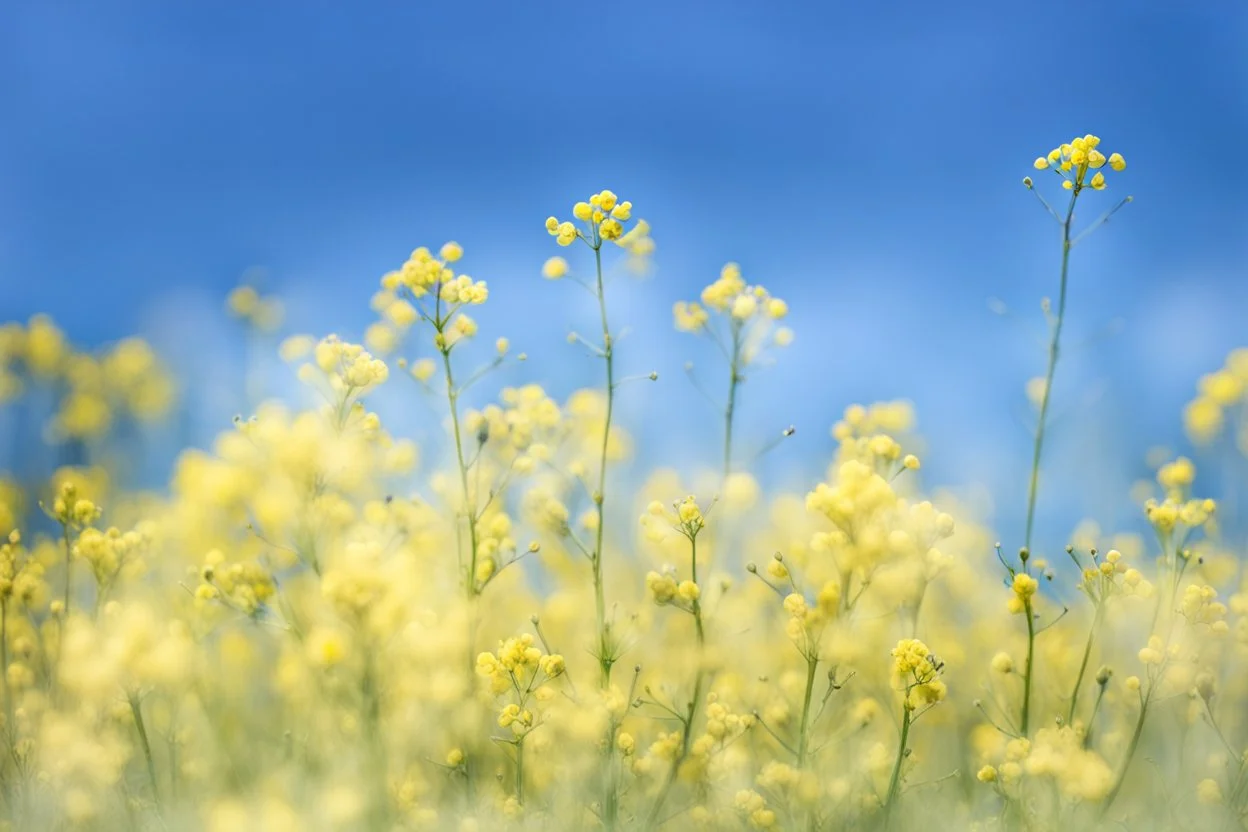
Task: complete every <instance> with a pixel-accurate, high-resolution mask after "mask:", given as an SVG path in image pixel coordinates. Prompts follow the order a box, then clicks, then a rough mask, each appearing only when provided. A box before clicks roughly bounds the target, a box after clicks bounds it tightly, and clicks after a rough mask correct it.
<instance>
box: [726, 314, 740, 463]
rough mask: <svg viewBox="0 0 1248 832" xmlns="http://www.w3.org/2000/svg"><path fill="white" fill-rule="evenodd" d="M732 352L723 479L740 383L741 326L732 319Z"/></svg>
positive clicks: (730, 446) (730, 454)
mask: <svg viewBox="0 0 1248 832" xmlns="http://www.w3.org/2000/svg"><path fill="white" fill-rule="evenodd" d="M731 326H732V353H731V355H730V357H729V361H728V364H729V368H728V370H729V376H728V404H727V405H726V406H725V407H724V479H727V478H728V475H729V474H731V473H732V426H733V420H734V418H735V416H736V410H737V385H738V384H740V383H741V327H740V325H739V324H738V323H737V322H736V319H733V321H732V324H731Z"/></svg>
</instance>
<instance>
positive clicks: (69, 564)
mask: <svg viewBox="0 0 1248 832" xmlns="http://www.w3.org/2000/svg"><path fill="white" fill-rule="evenodd" d="M61 540H62V541H64V543H65V599H64V604H65V613H64V614H65V617H66V618H68V617H69V588H70V584H71V581H72V578H73V575H74V551H73V547H71V546H70V545H69V524H68V523H62V524H61Z"/></svg>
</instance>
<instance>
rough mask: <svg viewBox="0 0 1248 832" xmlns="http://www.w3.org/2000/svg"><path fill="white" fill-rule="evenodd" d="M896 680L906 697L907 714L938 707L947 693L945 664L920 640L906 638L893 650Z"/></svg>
mask: <svg viewBox="0 0 1248 832" xmlns="http://www.w3.org/2000/svg"><path fill="white" fill-rule="evenodd" d="M892 657H893V677H894V679H895V680H896V683H897V684H898V685H899V686H900V687H901V688H902V691H903V693H904V694H905V707H906V710H909V711H914V710H918V709H919V708H922V707H924V706H931V705H935V704H936V703H937V702H940V701H941V700H942V699H944V698H945V695H946V693H947V690H946V688H945V683H944V681H942V680H941V678H940V674H941V672H942V671H943V670H944V667H945V666H944V662H942V661H940V660H939V659H937V658H936V657H935V656H934V655H932V651H931V650H930V649H928V646H927V645H926V644H924V643H923V642H921V641H919V640H918V639H916V638H903V639H902V640H901V641H899V642H897V646H896V647H894V648H893V650H892Z"/></svg>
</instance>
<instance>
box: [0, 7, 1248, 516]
mask: <svg viewBox="0 0 1248 832" xmlns="http://www.w3.org/2000/svg"><path fill="white" fill-rule="evenodd" d="M3 15H4V17H5V18H6V20H5V22H4V25H3V26H0V79H2V80H3V82H2V83H0V112H2V113H3V115H4V127H3V129H2V130H0V318H2V319H5V320H8V319H15V318H25V317H26V316H28V315H30V314H32V313H34V312H37V311H49V312H51V313H53V314H54V315H55V317H56V318H57V319H58V320H59V321H60V322H62V324H63V325H64V326H65V327H66V328H67V329H68V330H69V332H70V333H71V335H72V336H73V337H74V338H75V339H77V340H79V341H80V342H83V343H100V342H106V341H108V340H110V339H115V338H117V337H120V336H122V335H124V334H127V333H129V332H132V331H136V330H138V331H143V332H145V333H147V334H149V335H150V336H151V337H153V338H154V339H155V340H156V341H157V342H158V343H159V344H160V345H161V346H162V349H163V350H164V352H165V354H166V356H167V357H168V358H169V359H170V361H172V362H173V363H174V364H175V365H177V366H178V367H179V368H180V369H182V370H183V371H184V372H186V373H189V374H191V377H193V378H194V379H196V384H197V385H198V386H199V387H200V389H201V390H204V391H207V392H206V393H201V394H199V395H200V396H201V398H200V400H197V402H196V406H195V407H194V408H193V410H194V422H193V425H192V428H193V429H192V434H193V435H194V436H196V437H198V438H202V437H204V436H207V435H210V433H211V431H212V430H215V429H216V427H217V426H218V425H220V424H225V423H226V422H227V421H228V418H229V416H230V415H231V414H232V413H233V412H234V410H235V409H236V408H237V407H238V401H237V400H236V399H232V398H231V396H233V395H234V393H233V392H231V391H234V390H235V386H234V385H235V381H236V376H237V369H238V362H239V358H238V349H237V346H236V345H232V340H231V339H234V340H236V336H237V333H236V332H235V331H233V330H232V329H231V326H230V324H229V323H228V322H227V321H225V320H223V316H222V314H221V299H222V298H223V296H224V294H225V293H226V292H227V291H228V289H229V288H230V287H231V286H233V285H235V284H236V283H237V281H238V280H239V277H240V275H241V274H242V273H243V272H244V271H246V270H247V269H249V268H251V267H257V266H259V267H263V268H264V269H265V271H266V273H267V275H268V278H267V279H268V285H269V286H270V287H271V288H273V289H276V290H277V291H279V292H280V293H281V294H282V295H283V296H284V297H286V298H287V300H288V304H289V306H290V309H291V316H290V317H291V319H290V327H291V328H292V329H293V330H299V331H310V332H316V333H322V332H329V331H336V332H340V333H342V334H344V335H347V336H357V337H358V335H359V334H360V332H361V331H362V329H363V328H364V326H365V325H366V324H367V323H368V321H369V311H368V307H367V302H368V298H369V295H370V294H371V292H372V291H373V290H374V288H375V286H376V281H377V279H378V277H379V276H380V275H381V274H382V273H383V272H385V271H386V270H388V269H390V268H393V267H394V266H396V265H397V264H398V263H400V262H401V261H402V259H403V258H404V257H405V256H406V254H407V252H408V251H410V250H411V249H412V248H413V247H414V246H416V245H420V244H430V245H438V244H440V243H441V242H442V241H443V240H446V239H456V240H458V241H459V242H461V243H462V244H463V245H464V247H465V248H466V250H467V252H468V254H467V257H466V259H465V262H464V267H465V269H466V270H467V271H469V272H471V273H472V274H473V275H474V276H475V277H478V278H482V279H485V280H487V281H488V282H489V283H490V286H491V290H492V292H493V300H494V301H495V303H494V304H493V308H492V309H487V311H486V312H485V313H484V314H482V315H481V316H480V319H481V323H482V330H483V332H484V333H488V334H491V335H494V334H506V335H509V336H510V337H511V338H512V340H513V342H514V343H516V345H517V347H518V348H521V349H525V350H527V351H528V353H529V354H530V356H531V357H532V361H531V362H530V364H529V365H528V366H526V367H524V368H522V369H521V370H517V371H514V372H513V373H512V374H511V375H509V376H508V377H506V378H505V379H504V380H505V381H521V380H530V379H531V380H537V381H542V382H545V383H547V384H548V385H549V386H550V388H551V389H552V390H554V391H555V392H558V393H561V394H562V393H566V392H568V391H569V390H571V389H573V388H574V387H575V386H578V385H581V384H589V383H592V382H593V381H594V380H595V378H596V373H597V371H598V369H599V368H598V367H596V366H595V365H594V364H593V363H592V362H590V361H583V360H580V359H579V357H578V356H576V355H575V354H574V353H570V352H569V350H570V349H571V348H569V347H568V346H567V345H566V343H565V341H564V337H563V336H564V334H565V333H566V332H567V330H568V329H569V328H575V327H580V328H587V327H588V326H590V319H587V318H586V315H587V314H588V312H589V309H588V308H587V307H586V306H585V304H584V302H583V300H582V299H580V298H578V297H576V295H575V294H574V293H573V292H572V291H571V290H572V287H570V286H566V285H552V284H548V283H545V282H543V281H542V280H541V279H540V278H539V277H537V270H538V268H539V266H540V264H541V262H542V260H544V259H545V258H546V257H547V256H549V255H550V254H552V253H555V252H554V251H553V246H552V241H551V239H550V238H549V237H547V235H546V234H545V232H544V230H543V229H542V221H543V220H544V219H545V217H546V216H547V215H549V214H552V213H554V214H566V213H567V212H568V208H569V206H570V205H571V203H572V202H573V201H575V200H576V199H581V198H584V197H585V196H587V195H588V194H589V193H591V192H593V191H596V190H599V189H600V188H602V187H610V188H612V189H613V190H615V191H617V192H618V193H619V194H621V195H622V196H623V197H624V198H627V199H630V200H631V201H632V202H633V203H634V205H635V206H636V209H635V210H636V213H637V214H638V215H639V216H642V217H645V218H646V219H647V220H649V221H650V222H651V223H652V224H653V226H654V235H655V238H656V240H657V242H658V246H659V251H658V260H657V269H656V271H655V273H654V275H653V276H652V277H651V278H650V279H648V280H647V281H645V282H641V283H636V284H632V285H625V284H624V283H621V284H619V285H617V286H614V287H613V288H612V293H613V295H612V303H613V313H614V316H615V318H616V322H617V324H618V325H620V326H628V327H629V328H630V332H631V334H630V336H629V338H628V340H626V342H625V347H624V358H623V359H622V360H623V361H624V363H625V365H626V367H627V368H628V369H630V370H636V371H647V370H649V369H651V368H654V369H658V370H659V371H660V372H661V373H662V375H663V381H662V382H661V383H660V385H659V386H658V387H638V388H636V389H635V390H630V391H629V392H628V393H627V394H626V395H625V396H624V399H625V401H624V404H623V409H624V417H625V419H626V420H628V421H629V422H630V423H631V424H632V426H633V427H634V428H635V429H636V430H637V431H638V432H641V433H642V434H643V435H644V436H646V437H647V442H648V443H649V444H648V447H649V448H651V451H650V456H651V459H650V461H654V462H677V463H680V464H694V463H696V462H698V461H700V460H703V459H705V460H706V461H708V462H709V461H710V460H711V459H713V455H714V453H715V442H713V441H709V440H706V439H705V436H703V435H699V434H698V433H697V431H698V430H699V428H705V427H706V426H708V425H709V421H708V420H711V419H713V418H714V413H713V412H711V411H710V410H709V409H707V408H703V407H702V406H701V405H700V404H699V401H700V400H699V399H698V398H697V396H696V394H694V393H692V392H691V391H690V390H689V388H688V385H687V384H686V383H685V382H684V380H683V378H682V377H681V376H682V374H681V371H680V368H681V366H682V365H683V363H684V362H685V361H686V360H689V359H693V360H695V361H697V362H699V365H700V366H701V364H703V363H708V362H710V361H711V359H712V355H711V353H709V352H708V351H706V349H705V348H704V347H703V346H699V345H698V344H697V343H695V342H694V341H693V340H691V339H689V338H688V337H687V336H680V335H677V334H675V333H672V332H671V331H670V306H671V303H672V302H673V301H674V300H677V299H680V298H685V297H693V296H695V294H696V292H697V291H698V289H699V287H700V286H702V285H703V284H705V283H706V282H707V281H708V280H710V279H711V278H713V277H714V275H715V274H716V273H717V272H718V269H719V267H720V266H721V265H722V264H723V263H724V262H726V261H728V260H735V261H738V262H740V263H741V264H742V267H743V270H744V272H745V275H746V276H747V278H749V279H750V280H752V281H757V282H762V283H764V284H766V285H767V286H768V287H769V288H771V289H772V290H773V292H775V293H776V294H778V295H780V296H782V297H785V298H787V299H788V300H789V302H790V304H791V307H792V309H793V314H792V321H791V323H792V325H793V328H794V329H795V330H796V332H797V341H796V343H795V344H794V345H793V347H792V348H791V350H790V351H789V352H788V353H786V354H783V355H781V356H780V357H779V360H778V362H777V364H776V366H775V367H772V368H769V369H768V370H767V371H766V372H765V373H764V374H761V375H759V376H758V377H756V378H752V379H751V380H750V381H749V382H748V383H747V387H746V402H745V405H744V414H743V419H744V422H745V429H744V430H745V435H746V436H747V437H748V436H751V435H753V436H755V437H759V441H760V442H761V441H763V440H762V439H761V437H762V436H764V435H770V431H772V430H778V429H779V428H780V427H783V426H784V425H785V424H788V423H790V422H792V423H795V424H796V425H798V429H799V433H798V436H797V437H795V438H794V440H793V441H792V443H791V444H790V445H788V446H786V448H785V449H783V450H782V451H778V452H777V453H776V454H774V455H772V456H771V457H769V459H768V460H767V463H766V470H767V472H768V473H769V476H773V477H775V478H778V479H781V480H784V481H786V482H791V483H793V484H795V485H799V486H801V485H805V484H808V483H809V482H810V481H811V479H812V478H813V477H814V476H817V474H818V473H819V464H817V463H815V462H812V460H815V459H818V458H819V455H821V454H825V453H826V451H827V449H828V447H829V444H830V443H829V440H828V437H827V427H828V425H830V424H831V422H832V421H834V419H835V418H836V416H837V414H838V413H839V412H840V410H841V409H843V407H844V406H845V405H846V404H848V403H850V402H853V401H869V400H872V399H878V398H892V397H906V398H910V399H912V400H913V401H914V402H915V403H916V405H917V408H918V412H919V417H920V425H921V427H922V430H923V433H924V435H925V437H926V440H927V444H928V448H927V459H928V465H927V469H926V470H927V474H928V476H929V480H930V481H933V482H935V483H947V484H952V485H965V484H967V483H979V484H981V486H982V487H983V490H984V493H987V494H990V495H991V502H992V503H993V504H994V505H995V506H996V519H997V521H998V526H999V527H1001V528H1003V529H1007V530H1008V529H1010V528H1012V526H1013V525H1016V523H1015V521H1014V518H1015V516H1016V515H1017V514H1019V513H1020V511H1019V508H1021V499H1022V480H1023V478H1024V476H1025V469H1026V465H1027V459H1026V457H1027V444H1028V441H1029V439H1028V428H1027V426H1026V420H1027V405H1026V403H1025V400H1024V398H1023V393H1022V387H1023V382H1024V381H1025V380H1026V378H1028V377H1029V376H1031V375H1036V374H1038V373H1039V372H1040V371H1041V370H1042V362H1043V351H1042V340H1043V337H1044V333H1043V329H1042V322H1041V319H1040V317H1039V311H1038V304H1039V298H1040V297H1041V296H1043V295H1046V294H1051V293H1053V292H1055V291H1056V270H1057V242H1058V241H1057V236H1056V235H1057V230H1056V228H1055V227H1054V225H1053V224H1052V222H1051V221H1050V220H1048V219H1047V218H1046V216H1045V215H1044V214H1043V213H1042V212H1041V211H1040V209H1039V208H1038V206H1037V205H1036V204H1035V201H1034V200H1033V199H1032V198H1031V197H1030V195H1028V194H1027V193H1026V192H1025V190H1024V189H1023V188H1022V186H1021V185H1020V184H1019V183H1020V180H1021V178H1022V177H1023V176H1024V175H1026V174H1028V173H1030V172H1031V171H1030V161H1031V159H1032V158H1034V157H1035V156H1036V155H1039V154H1042V153H1044V152H1045V151H1047V150H1048V149H1049V148H1050V147H1052V146H1054V145H1056V144H1057V143H1059V142H1060V141H1063V140H1066V139H1068V138H1069V137H1070V136H1072V135H1074V134H1076V133H1080V134H1081V133H1084V132H1094V133H1097V134H1098V135H1100V136H1102V137H1103V140H1104V146H1105V147H1106V148H1108V149H1110V150H1117V151H1120V152H1121V153H1123V154H1124V155H1125V156H1126V158H1127V160H1128V162H1129V165H1130V167H1129V168H1128V170H1127V171H1126V172H1124V173H1123V174H1121V175H1118V176H1114V177H1112V179H1111V184H1110V188H1109V190H1108V191H1107V192H1106V193H1104V194H1092V195H1090V198H1089V199H1088V200H1087V202H1088V207H1087V209H1085V211H1084V214H1085V219H1091V218H1092V217H1093V216H1095V215H1096V213H1098V212H1099V208H1100V207H1108V206H1109V204H1111V201H1112V200H1115V199H1117V198H1120V197H1121V196H1122V195H1124V194H1126V193H1131V194H1134V195H1135V196H1136V201H1135V202H1134V203H1133V204H1132V205H1131V206H1129V207H1128V209H1127V210H1125V211H1124V212H1123V213H1122V214H1120V215H1119V216H1118V217H1117V218H1116V219H1115V221H1114V222H1113V223H1111V224H1110V225H1109V226H1107V227H1105V228H1104V229H1103V230H1102V231H1101V232H1099V233H1098V234H1096V235H1095V236H1094V237H1093V238H1091V239H1089V240H1088V241H1087V243H1086V244H1083V245H1081V246H1080V249H1079V250H1077V252H1076V255H1075V261H1074V266H1073V278H1072V289H1071V301H1070V303H1071V315H1070V323H1069V328H1068V332H1069V334H1070V342H1069V343H1070V349H1069V350H1068V352H1067V354H1066V355H1067V357H1068V358H1067V360H1066V361H1065V363H1064V364H1063V366H1062V367H1061V370H1060V373H1059V374H1060V380H1059V383H1058V399H1057V403H1056V405H1055V407H1056V411H1057V415H1058V421H1057V423H1056V426H1055V433H1054V444H1053V446H1052V453H1053V469H1054V474H1053V477H1054V478H1058V477H1061V476H1067V475H1072V476H1073V475H1074V474H1079V475H1080V476H1079V480H1078V481H1079V482H1080V484H1081V486H1082V489H1081V490H1082V491H1083V492H1084V493H1079V494H1071V493H1066V492H1065V491H1063V492H1062V493H1054V494H1050V495H1047V499H1046V502H1045V505H1044V511H1046V512H1049V513H1050V515H1051V516H1053V517H1061V518H1067V517H1073V516H1076V515H1078V514H1082V513H1090V514H1093V515H1096V516H1099V517H1102V519H1103V520H1105V521H1106V522H1111V523H1112V522H1117V521H1118V520H1119V519H1120V518H1121V516H1122V515H1121V512H1122V511H1123V510H1124V509H1123V501H1122V499H1121V498H1120V497H1119V496H1117V495H1119V494H1121V492H1122V491H1123V489H1124V488H1125V485H1126V483H1128V482H1130V481H1131V480H1132V479H1134V478H1136V477H1138V476H1140V475H1142V474H1144V473H1146V470H1145V468H1144V465H1143V461H1142V459H1143V454H1144V451H1145V450H1146V449H1147V448H1149V447H1150V446H1152V445H1155V444H1171V445H1175V444H1177V443H1178V442H1179V440H1180V433H1179V429H1178V425H1179V416H1178V413H1179V408H1180V407H1181V405H1182V403H1183V402H1184V401H1185V400H1186V398H1187V397H1188V396H1189V395H1190V392H1191V390H1192V388H1193V385H1194V383H1195V380H1196V378H1197V376H1198V375H1199V374H1201V373H1203V372H1206V371H1208V370H1210V369H1213V368H1214V367H1215V366H1216V365H1217V364H1218V362H1219V361H1220V359H1221V357H1222V356H1223V355H1224V354H1225V353H1226V351H1227V350H1228V349H1230V348H1231V347H1233V346H1237V345H1239V344H1241V343H1243V342H1245V341H1248V334H1246V333H1245V332H1244V327H1243V319H1244V316H1243V312H1244V310H1245V309H1246V308H1248V281H1245V277H1246V275H1245V263H1246V262H1248V234H1246V233H1244V232H1245V231H1246V230H1248V207H1246V206H1245V193H1246V191H1248V188H1246V186H1248V174H1245V172H1244V170H1245V169H1244V166H1243V162H1242V154H1243V149H1244V148H1245V147H1246V146H1248V49H1244V44H1245V43H1248V6H1245V5H1244V4H1243V3H1242V2H1240V0H1214V2H1207V3H1201V4H1191V5H1189V4H1174V3H1168V2H1144V1H1143V0H1131V1H1130V2H1128V1H1127V0H1122V1H1121V2H1095V0H1091V1H1090V2H1083V3H1068V2H1047V3H1043V4H1041V3H1026V4H1023V3H1018V4H1001V3H988V2H965V3H944V4H935V5H933V4H920V3H892V4H861V3H859V4H840V3H821V4H815V3H810V4H796V3H769V4H760V3H747V2H722V3H716V4H702V3H699V4H694V3H681V2H653V3H651V2H633V3H628V4H600V7H599V8H595V7H594V6H591V5H584V4H582V5H575V4H573V5H565V6H562V7H556V6H549V5H548V6H541V5H533V4H520V3H514V4H503V3H467V2H464V3H416V2H411V3H398V2H393V3H357V4H345V3H328V2H321V3H315V2H314V3H308V2H302V3H294V2H280V1H276V0H275V1H274V2H266V3H248V4H243V3H233V4H222V3H198V4H191V3H180V4H170V3H157V2H124V0H116V2H109V3H95V4H86V3H68V2H55V1H51V2H40V3H24V4H18V3H14V4H9V5H8V7H7V8H6V10H5V11H4V12H3ZM1098 203H1099V204H1098ZM990 297H997V298H1000V299H1001V300H1003V301H1004V302H1005V304H1006V305H1007V306H1008V307H1009V308H1010V309H1011V310H1012V314H1011V316H1009V317H1006V318H1002V317H999V316H996V315H994V314H992V313H991V312H990V311H989V308H988V303H987V299H988V298H990ZM1115 321H1116V322H1117V324H1116V325H1115V327H1116V328H1114V327H1110V324H1111V322H1115ZM1107 327H1110V328H1111V329H1113V331H1114V332H1116V334H1113V335H1107V336H1104V337H1101V333H1103V332H1105V331H1106V329H1107ZM704 440H705V441H704ZM1092 459H1104V460H1106V462H1105V464H1104V465H1099V464H1098V465H1095V466H1093V468H1094V470H1091V471H1089V470H1087V468H1088V461H1089V460H1092ZM1043 516H1045V515H1044V513H1043V512H1042V517H1043Z"/></svg>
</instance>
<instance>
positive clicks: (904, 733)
mask: <svg viewBox="0 0 1248 832" xmlns="http://www.w3.org/2000/svg"><path fill="white" fill-rule="evenodd" d="M910 717H911V711H910V709H909V708H908V707H906V705H905V703H903V704H902V706H901V741H900V742H899V743H898V744H897V760H896V761H895V762H894V763H893V775H892V777H890V778H889V781H888V794H887V796H886V797H885V798H884V828H886V829H887V828H888V824H889V820H890V819H891V818H892V815H893V807H894V805H895V804H896V802H897V793H898V792H899V791H900V789H901V764H902V763H903V762H904V761H905V759H906V742H907V741H908V740H909V739H910Z"/></svg>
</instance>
